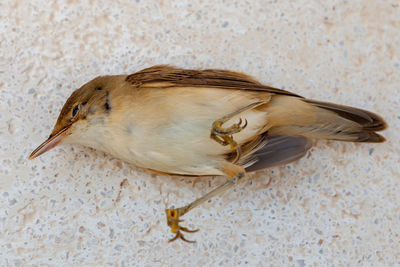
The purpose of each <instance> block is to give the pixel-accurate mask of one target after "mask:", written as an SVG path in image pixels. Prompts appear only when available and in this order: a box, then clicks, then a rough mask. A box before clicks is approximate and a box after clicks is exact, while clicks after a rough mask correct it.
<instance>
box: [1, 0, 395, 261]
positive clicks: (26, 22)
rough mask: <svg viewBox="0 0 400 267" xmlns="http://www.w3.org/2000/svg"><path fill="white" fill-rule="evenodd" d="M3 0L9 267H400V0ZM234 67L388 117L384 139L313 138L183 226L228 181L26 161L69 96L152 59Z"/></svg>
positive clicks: (94, 158)
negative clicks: (176, 219) (183, 210)
mask: <svg viewBox="0 0 400 267" xmlns="http://www.w3.org/2000/svg"><path fill="white" fill-rule="evenodd" d="M50 2H52V1H39V0H36V1H11V0H10V1H9V0H5V1H1V2H0V110H1V112H0V162H1V166H0V177H1V178H0V265H1V266H31V265H35V266H39V265H42V266H133V265H139V266H163V265H180V266H201V265H246V264H248V265H273V266H282V265H283V266H314V265H343V266H346V265H349V266H352V265H356V264H361V265H365V266H373V265H375V266H377V265H388V266H394V265H399V264H400V255H399V253H400V236H399V234H400V135H399V131H400V56H399V52H400V6H399V2H398V1H395V0H393V1H378V0H371V1H364V0H355V1H307V0H301V1H197V2H194V1H187V0H180V1H143V0H136V1H123V0H121V1H72V0H71V1H56V2H55V3H50ZM166 63H168V64H174V65H177V66H179V67H187V68H224V69H230V70H235V71H241V72H245V73H248V74H250V75H253V76H254V77H256V78H257V79H259V80H260V81H262V82H265V83H268V84H271V85H273V86H276V87H281V88H285V89H288V90H291V91H294V92H296V93H298V94H301V95H304V96H306V97H309V98H314V99H320V100H324V101H332V102H337V103H342V104H347V105H353V106H357V107H361V108H365V109H369V110H373V111H375V112H377V113H379V114H381V115H382V116H383V117H384V118H385V119H386V120H387V122H388V124H389V125H390V128H389V129H388V130H387V131H385V132H384V133H383V134H384V136H385V137H386V138H387V140H388V141H387V142H386V143H384V144H378V145H375V144H351V143H339V142H333V141H332V142H327V141H320V142H317V144H316V146H315V147H313V148H312V149H311V151H310V152H309V153H308V154H307V156H306V157H305V158H303V159H301V160H300V161H298V162H296V163H293V164H290V165H288V166H284V167H280V168H274V169H271V170H265V171H262V172H258V173H255V174H252V175H251V176H250V178H251V179H250V180H249V181H247V182H244V183H243V184H240V185H239V186H238V187H237V188H236V189H235V190H233V191H231V192H229V193H227V194H225V195H223V196H222V197H220V198H216V199H214V200H212V201H211V202H210V203H207V204H205V205H203V206H201V207H200V208H197V209H195V210H193V211H192V212H191V213H189V214H188V215H187V216H185V223H187V225H188V226H189V227H191V228H196V227H198V228H200V229H201V231H200V232H198V233H196V234H193V235H191V236H190V237H189V238H190V239H194V240H196V241H197V243H196V244H187V243H183V242H174V243H171V244H169V243H167V240H168V239H169V238H171V236H172V235H171V234H170V233H169V231H168V230H169V229H168V227H167V225H166V222H165V215H164V209H165V208H166V207H170V206H171V205H179V206H180V205H182V204H186V203H187V202H189V201H191V200H193V199H194V198H195V197H198V196H200V195H202V194H203V193H205V192H207V191H209V190H210V189H211V188H213V187H215V186H216V185H218V184H220V183H221V182H223V181H224V178H221V177H217V178H197V179H196V178H180V177H165V176H160V175H154V174H149V173H147V172H145V171H143V170H140V169H137V168H135V167H134V166H131V165H129V164H126V163H124V162H122V161H120V160H117V159H114V158H111V157H110V156H108V155H105V154H103V153H101V152H98V151H94V150H91V149H88V148H85V147H80V146H69V145H68V146H67V145H64V146H60V147H58V148H56V149H54V150H52V151H51V152H48V153H47V154H45V155H43V156H41V157H39V158H37V159H35V160H33V161H28V160H27V158H28V155H29V154H30V152H31V151H32V150H33V149H34V148H35V147H36V146H37V145H39V144H40V143H41V142H42V141H43V140H44V139H45V138H46V137H47V136H48V134H49V133H50V130H51V128H52V127H53V125H54V123H55V120H56V118H57V115H58V112H59V111H60V109H61V107H62V105H63V103H64V101H65V100H66V98H67V97H68V96H69V95H70V93H71V92H72V91H73V90H74V89H76V88H78V87H79V86H80V85H81V84H83V83H84V82H86V81H88V80H90V79H92V78H93V77H95V76H97V75H101V74H120V73H129V72H134V71H137V70H140V69H142V68H144V67H149V66H151V65H154V64H166Z"/></svg>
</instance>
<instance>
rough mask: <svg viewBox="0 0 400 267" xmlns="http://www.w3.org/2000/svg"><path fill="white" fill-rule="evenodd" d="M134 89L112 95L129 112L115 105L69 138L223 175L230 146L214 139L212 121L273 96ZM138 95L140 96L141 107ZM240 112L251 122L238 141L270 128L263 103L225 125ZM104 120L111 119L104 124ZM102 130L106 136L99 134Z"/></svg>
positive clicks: (132, 157)
mask: <svg viewBox="0 0 400 267" xmlns="http://www.w3.org/2000/svg"><path fill="white" fill-rule="evenodd" d="M149 90H151V94H149V93H148V92H149ZM193 90H195V92H196V94H193ZM132 92H133V93H132V94H131V95H124V97H123V98H122V97H120V98H118V97H114V98H113V101H114V103H113V104H114V106H118V107H119V108H120V109H121V110H125V111H126V110H129V111H130V112H129V113H126V112H118V111H119V110H118V109H113V112H112V113H111V114H110V115H109V116H108V117H104V118H101V119H99V118H98V119H97V122H95V123H94V125H97V127H96V126H95V127H91V128H90V129H87V130H85V131H74V133H78V134H74V135H73V136H71V137H70V138H69V140H68V142H71V143H80V144H83V145H86V146H90V147H93V148H96V149H101V150H103V151H105V152H107V153H110V154H111V155H114V156H115V157H118V158H121V159H123V160H124V161H127V162H130V163H133V164H135V165H137V166H139V167H142V168H147V169H153V170H157V171H160V172H166V173H175V174H184V175H223V172H222V171H221V170H220V166H221V165H222V164H223V162H224V161H225V157H226V154H227V153H229V152H230V147H229V146H222V145H221V144H219V143H217V142H216V141H215V140H212V139H211V138H210V133H211V125H212V123H213V122H214V121H215V120H217V119H219V118H221V117H223V116H225V115H227V114H229V113H231V112H234V111H236V110H238V109H240V108H242V107H245V106H247V105H250V104H252V103H254V102H257V101H260V100H263V99H268V98H269V97H270V95H271V94H270V93H260V92H251V91H241V90H229V89H219V90H216V89H214V88H191V87H172V88H162V89H157V88H151V89H147V88H143V89H139V90H132ZM194 96H195V97H194ZM111 97H112V95H111ZM135 99H140V107H139V106H138V105H136V104H135V101H134V100H135ZM124 106H130V108H129V109H126V108H124ZM154 110H157V112H155V111H154ZM160 114H162V116H160ZM239 117H240V118H242V119H243V120H247V122H248V126H247V127H246V128H245V129H244V130H243V131H241V132H239V133H236V134H235V135H234V139H235V141H236V142H237V143H238V144H243V143H245V142H247V141H249V140H251V139H253V138H254V137H255V136H257V135H258V134H260V132H261V131H265V126H266V124H267V121H268V114H267V112H266V111H265V110H263V109H262V108H258V109H252V110H248V111H245V112H243V113H242V114H240V115H238V116H236V117H234V118H233V119H232V120H230V121H228V122H227V123H226V124H224V127H228V126H229V125H231V124H233V123H236V122H238V120H239ZM105 120H109V121H110V122H112V123H111V124H105V123H104V121H105ZM105 125H107V127H105ZM77 127H79V125H77ZM99 133H101V134H102V135H103V138H99Z"/></svg>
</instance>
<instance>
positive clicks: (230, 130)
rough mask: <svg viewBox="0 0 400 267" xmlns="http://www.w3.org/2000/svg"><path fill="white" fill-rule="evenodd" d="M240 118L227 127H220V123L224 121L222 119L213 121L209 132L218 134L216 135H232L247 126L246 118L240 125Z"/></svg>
mask: <svg viewBox="0 0 400 267" xmlns="http://www.w3.org/2000/svg"><path fill="white" fill-rule="evenodd" d="M242 122H243V120H242V118H239V122H238V123H235V124H233V125H232V126H230V127H228V128H222V124H224V123H225V121H224V120H218V121H215V122H214V123H213V128H212V130H211V132H212V133H213V134H214V135H218V136H227V135H232V134H234V133H238V132H240V131H242V130H243V129H244V128H246V126H247V120H246V119H245V123H244V125H242Z"/></svg>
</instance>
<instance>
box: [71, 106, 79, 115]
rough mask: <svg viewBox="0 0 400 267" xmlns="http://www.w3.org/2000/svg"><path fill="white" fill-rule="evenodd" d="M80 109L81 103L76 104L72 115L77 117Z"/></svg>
mask: <svg viewBox="0 0 400 267" xmlns="http://www.w3.org/2000/svg"><path fill="white" fill-rule="evenodd" d="M78 111H79V104H78V105H76V106H75V107H74V109H73V110H72V117H75V116H76V114H78Z"/></svg>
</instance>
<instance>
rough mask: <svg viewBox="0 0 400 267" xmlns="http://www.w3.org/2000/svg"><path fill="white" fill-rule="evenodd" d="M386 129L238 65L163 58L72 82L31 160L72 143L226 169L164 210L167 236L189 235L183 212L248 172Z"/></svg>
mask: <svg viewBox="0 0 400 267" xmlns="http://www.w3.org/2000/svg"><path fill="white" fill-rule="evenodd" d="M385 128H386V123H385V121H384V120H383V119H382V118H381V117H380V116H378V115H376V114H374V113H372V112H369V111H366V110H362V109H358V108H353V107H348V106H342V105H337V104H332V103H325V102H320V101H314V100H310V99H306V98H303V97H301V96H298V95H296V94H294V93H291V92H288V91H285V90H281V89H277V88H273V87H270V86H267V85H263V84H261V83H259V82H257V81H256V80H254V79H253V78H251V77H249V76H247V75H244V74H241V73H236V72H231V71H225V70H214V69H209V70H188V69H180V68H175V67H171V66H165V65H160V66H154V67H151V68H147V69H144V70H141V71H139V72H136V73H133V74H131V75H115V76H101V77H97V78H95V79H93V80H92V81H90V82H88V83H86V84H85V85H83V86H82V87H81V88H79V89H77V90H75V91H74V92H73V93H72V95H71V96H70V97H69V98H68V100H67V102H66V103H65V104H64V106H63V108H62V110H61V113H60V115H59V116H58V119H57V122H56V124H55V126H54V129H53V131H52V132H51V134H50V136H49V138H48V139H47V140H46V141H45V142H44V143H43V144H41V145H40V146H39V147H38V148H37V149H35V150H34V151H33V152H32V154H31V155H30V159H33V158H35V157H37V156H39V155H41V154H43V153H44V152H46V151H48V150H49V149H51V148H53V147H54V146H56V145H57V144H59V143H61V142H62V143H74V144H82V145H85V146H89V147H92V148H95V149H98V150H102V151H104V152H107V153H109V154H111V155H113V156H114V157H116V158H120V159H122V160H124V161H126V162H129V163H132V164H134V165H136V166H139V167H141V168H145V169H149V170H154V171H157V172H160V173H164V174H173V175H195V176H203V175H204V176H210V175H225V176H227V177H228V179H227V181H226V182H225V183H224V184H222V185H221V186H219V187H217V188H216V189H214V190H212V191H211V192H209V193H208V194H205V195H204V196H202V197H200V198H198V199H196V200H195V201H193V202H192V203H190V204H188V205H186V206H183V207H180V208H175V209H172V208H171V209H167V210H166V216H167V223H168V226H169V227H170V228H171V231H172V233H174V234H175V236H174V238H172V239H171V240H170V241H173V240H176V239H178V238H180V239H182V240H184V241H188V240H187V239H186V238H185V237H184V235H183V232H195V231H197V230H189V229H188V228H186V227H183V226H181V225H180V223H181V222H182V220H181V217H182V216H183V215H184V214H186V213H187V212H188V211H190V210H192V209H193V208H195V207H196V206H198V205H200V204H201V203H204V202H205V201H207V200H209V199H210V198H212V197H214V196H217V195H219V194H221V193H222V192H224V191H225V190H227V189H229V188H231V187H233V186H234V185H236V184H238V183H239V182H240V181H242V180H243V179H244V178H245V177H246V172H250V171H256V170H260V169H265V168H270V167H273V166H278V165H282V164H287V163H290V162H292V161H294V160H297V159H299V158H301V157H302V156H304V155H305V153H306V152H307V150H308V149H309V148H310V147H311V141H310V139H330V140H338V141H350V142H373V143H379V142H383V141H385V139H384V138H383V137H382V136H381V135H379V134H377V133H376V132H377V131H381V130H384V129H385ZM188 242H193V241H188Z"/></svg>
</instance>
